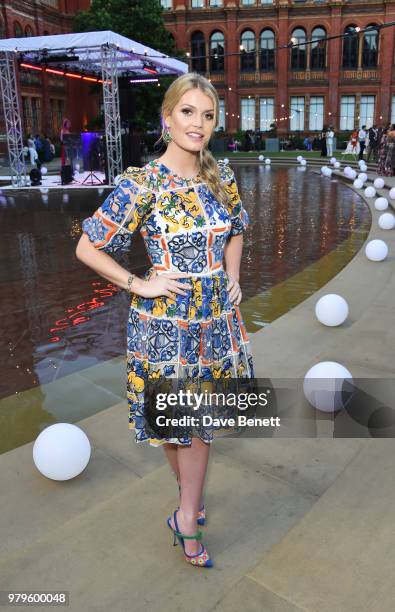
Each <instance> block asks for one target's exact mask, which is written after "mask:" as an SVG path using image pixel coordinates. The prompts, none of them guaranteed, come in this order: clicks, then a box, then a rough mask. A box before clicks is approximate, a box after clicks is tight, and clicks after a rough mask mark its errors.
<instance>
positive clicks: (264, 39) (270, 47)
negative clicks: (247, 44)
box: [259, 30, 275, 72]
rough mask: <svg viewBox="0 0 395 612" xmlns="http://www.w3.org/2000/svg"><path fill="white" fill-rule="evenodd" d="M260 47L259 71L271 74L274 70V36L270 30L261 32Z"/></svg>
mask: <svg viewBox="0 0 395 612" xmlns="http://www.w3.org/2000/svg"><path fill="white" fill-rule="evenodd" d="M259 45H260V66H259V67H260V69H261V70H262V71H263V72H271V71H273V70H274V69H275V61H274V47H275V36H274V32H272V30H263V31H262V32H261V36H260V39H259Z"/></svg>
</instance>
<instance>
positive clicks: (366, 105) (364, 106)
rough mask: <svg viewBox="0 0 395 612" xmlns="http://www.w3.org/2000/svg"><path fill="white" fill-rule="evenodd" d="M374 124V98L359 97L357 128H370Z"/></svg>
mask: <svg viewBox="0 0 395 612" xmlns="http://www.w3.org/2000/svg"><path fill="white" fill-rule="evenodd" d="M373 123H374V96H361V104H360V110H359V126H360V127H362V126H363V125H366V127H367V128H370V127H372V125H373Z"/></svg>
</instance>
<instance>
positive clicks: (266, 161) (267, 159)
mask: <svg viewBox="0 0 395 612" xmlns="http://www.w3.org/2000/svg"><path fill="white" fill-rule="evenodd" d="M271 163H272V160H271V159H269V158H268V157H267V158H266V159H265V164H267V165H269V164H271Z"/></svg>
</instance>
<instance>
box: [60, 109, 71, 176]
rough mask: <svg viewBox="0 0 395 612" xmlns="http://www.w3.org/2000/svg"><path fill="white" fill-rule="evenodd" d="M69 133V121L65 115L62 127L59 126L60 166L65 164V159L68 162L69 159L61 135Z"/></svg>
mask: <svg viewBox="0 0 395 612" xmlns="http://www.w3.org/2000/svg"><path fill="white" fill-rule="evenodd" d="M70 133H71V121H70V119H67V118H66V117H65V118H64V119H63V122H62V127H61V128H60V143H61V145H60V163H61V165H62V166H64V165H65V164H66V161H68V162H69V163H70V159H69V157H68V154H69V151H66V147H65V145H64V142H63V137H64V136H65V135H66V134H70Z"/></svg>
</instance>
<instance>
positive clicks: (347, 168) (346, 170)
mask: <svg viewBox="0 0 395 612" xmlns="http://www.w3.org/2000/svg"><path fill="white" fill-rule="evenodd" d="M350 170H352V168H351V166H345V168H344V170H343V172H344V174H345V173H346V172H349V171H350Z"/></svg>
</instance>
